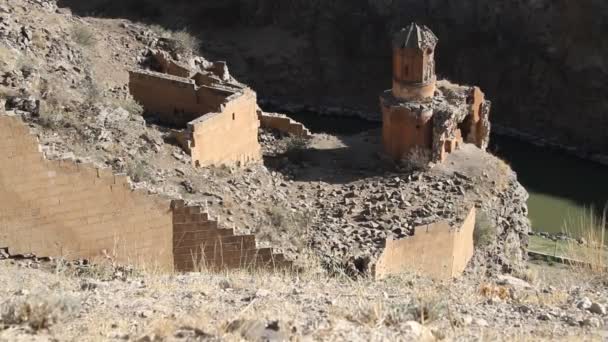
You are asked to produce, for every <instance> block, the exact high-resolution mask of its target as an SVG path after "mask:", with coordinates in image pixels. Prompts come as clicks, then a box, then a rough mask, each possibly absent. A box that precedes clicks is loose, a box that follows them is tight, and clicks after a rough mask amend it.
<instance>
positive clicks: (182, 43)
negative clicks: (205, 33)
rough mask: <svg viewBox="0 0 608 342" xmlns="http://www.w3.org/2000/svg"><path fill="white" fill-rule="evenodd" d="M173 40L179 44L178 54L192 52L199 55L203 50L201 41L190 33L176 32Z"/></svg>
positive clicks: (172, 36) (184, 31)
mask: <svg viewBox="0 0 608 342" xmlns="http://www.w3.org/2000/svg"><path fill="white" fill-rule="evenodd" d="M171 38H173V39H175V41H176V42H177V52H178V53H187V52H190V51H192V52H193V53H194V54H198V53H199V51H200V48H201V41H200V40H199V39H198V38H197V37H195V36H193V35H192V34H190V33H189V32H188V31H186V30H185V29H184V30H181V31H177V32H174V33H173V34H172V35H171Z"/></svg>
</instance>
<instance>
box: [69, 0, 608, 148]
mask: <svg viewBox="0 0 608 342" xmlns="http://www.w3.org/2000/svg"><path fill="white" fill-rule="evenodd" d="M60 5H62V6H68V7H70V8H72V9H73V10H75V11H77V12H78V13H81V14H83V13H94V14H96V15H112V16H116V15H118V16H124V17H130V18H136V19H139V20H146V21H149V22H151V23H160V24H163V25H171V26H173V27H177V28H182V27H184V26H186V25H188V27H190V28H196V29H198V30H199V33H200V37H201V38H202V39H203V44H204V47H205V51H206V52H207V53H211V54H212V56H213V57H219V58H225V59H227V60H228V61H229V63H230V66H231V67H232V70H233V72H234V73H235V75H237V76H238V78H239V79H241V80H243V81H245V82H247V83H249V84H251V85H253V86H254V87H255V88H256V89H257V90H258V91H259V92H260V94H261V95H262V97H264V98H267V99H274V100H276V101H277V102H278V104H279V105H281V106H283V107H287V105H288V104H297V105H308V106H311V107H312V108H313V109H314V108H316V109H317V110H319V109H325V110H330V111H331V112H333V113H336V114H339V113H343V112H344V108H349V109H354V110H356V111H363V112H373V113H378V112H379V110H378V103H377V102H378V101H377V98H378V94H379V92H380V91H381V90H383V89H386V88H388V87H390V75H391V73H390V66H391V62H390V53H391V51H390V43H389V37H390V34H391V32H394V31H395V30H396V29H397V28H399V27H400V26H403V25H406V24H407V23H409V22H410V21H413V20H415V21H417V22H419V23H423V24H426V25H429V26H430V27H431V28H432V29H433V31H434V32H435V33H436V34H437V36H438V37H439V38H440V43H439V46H438V51H437V61H438V72H439V73H440V74H441V75H443V76H444V77H447V78H448V79H451V80H453V81H455V82H457V83H468V84H476V85H480V86H481V87H482V89H483V90H484V91H486V93H487V95H488V97H489V98H490V99H492V100H493V102H494V105H493V115H494V121H495V123H497V124H500V125H502V126H504V127H507V128H511V129H515V130H518V131H520V132H524V133H528V134H531V135H535V136H539V137H542V138H544V139H546V140H548V141H552V142H557V143H560V144H563V145H570V146H576V147H578V148H582V149H585V150H588V151H591V152H595V153H600V152H604V153H605V151H606V150H608V134H606V132H607V131H608V116H607V115H606V112H608V102H607V100H606V98H608V96H607V95H608V93H607V89H608V66H607V64H606V60H608V44H607V43H606V40H605V39H604V35H605V33H606V32H608V27H607V25H608V24H606V23H608V20H607V18H608V5H607V3H606V2H605V1H603V0H588V1H582V2H581V1H568V0H560V1H551V0H540V1H538V0H534V1H533V0H525V1H464V2H462V1H461V2H453V1H444V0H433V1H420V0H397V1H385V0H356V1H352V0H337V1H310V0H290V1H276V0H230V1H205V2H204V3H202V2H199V1H188V0H180V1H171V2H163V1H158V0H130V1H122V2H121V3H120V4H117V3H116V2H112V1H108V0H97V1H86V2H83V1H74V0H61V1H60Z"/></svg>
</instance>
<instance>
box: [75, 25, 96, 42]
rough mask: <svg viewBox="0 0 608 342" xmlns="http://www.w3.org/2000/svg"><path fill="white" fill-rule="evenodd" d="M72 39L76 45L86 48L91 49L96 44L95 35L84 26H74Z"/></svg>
mask: <svg viewBox="0 0 608 342" xmlns="http://www.w3.org/2000/svg"><path fill="white" fill-rule="evenodd" d="M71 37H72V40H74V42H76V44H78V45H80V46H84V47H91V46H94V45H95V43H96V40H95V33H94V32H93V31H92V30H91V29H90V28H89V27H87V26H86V25H84V24H75V25H74V26H72V32H71Z"/></svg>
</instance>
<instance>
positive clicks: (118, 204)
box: [0, 115, 173, 270]
mask: <svg viewBox="0 0 608 342" xmlns="http://www.w3.org/2000/svg"><path fill="white" fill-rule="evenodd" d="M172 229H173V227H172V214H171V211H170V209H169V201H167V200H162V199H160V198H159V197H152V196H148V195H147V194H145V193H142V192H139V191H133V190H132V189H131V187H130V185H129V184H128V182H127V178H126V177H124V176H114V175H113V174H112V173H111V172H110V171H108V170H105V169H98V168H95V167H93V166H91V165H85V164H76V163H74V162H72V161H51V160H46V159H44V157H43V156H42V154H41V153H40V152H39V145H38V142H37V140H36V139H35V138H34V137H33V136H32V135H31V134H30V133H29V130H28V128H27V126H25V125H24V124H23V123H22V122H21V121H20V120H19V119H18V118H15V117H8V116H2V115H0V245H2V246H6V247H9V248H10V251H11V253H13V254H29V253H33V254H35V255H40V256H63V257H66V258H89V259H91V258H96V257H102V256H104V254H107V255H110V256H113V257H115V258H116V260H117V261H118V262H121V263H130V264H131V263H132V264H138V265H146V266H149V267H159V268H161V269H163V270H172V269H173V255H172V247H173V246H172Z"/></svg>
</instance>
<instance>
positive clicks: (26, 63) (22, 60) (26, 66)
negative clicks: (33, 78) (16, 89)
mask: <svg viewBox="0 0 608 342" xmlns="http://www.w3.org/2000/svg"><path fill="white" fill-rule="evenodd" d="M16 68H17V69H19V70H20V71H21V74H22V75H23V76H24V77H26V78H27V77H29V76H30V75H31V74H33V73H34V72H35V71H36V69H38V63H37V62H36V61H35V60H34V59H32V58H30V57H27V56H24V55H21V56H19V58H18V59H17V63H16Z"/></svg>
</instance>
